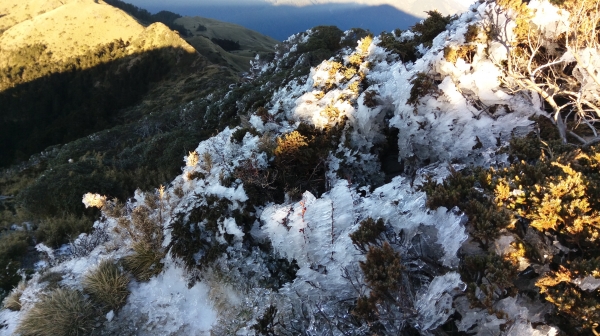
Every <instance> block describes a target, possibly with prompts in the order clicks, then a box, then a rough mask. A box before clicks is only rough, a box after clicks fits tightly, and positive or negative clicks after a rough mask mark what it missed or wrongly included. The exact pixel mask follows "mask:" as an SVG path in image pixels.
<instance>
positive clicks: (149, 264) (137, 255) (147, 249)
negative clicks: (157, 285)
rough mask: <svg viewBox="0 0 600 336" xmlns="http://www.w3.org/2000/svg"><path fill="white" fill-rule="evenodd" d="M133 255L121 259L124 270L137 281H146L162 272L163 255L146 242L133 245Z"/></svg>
mask: <svg viewBox="0 0 600 336" xmlns="http://www.w3.org/2000/svg"><path fill="white" fill-rule="evenodd" d="M133 251H134V252H133V254H131V255H129V256H127V257H125V258H124V259H123V265H124V266H125V268H126V269H127V270H128V271H129V272H131V274H133V276H134V277H135V278H136V279H137V280H139V281H148V280H150V278H152V277H153V276H155V275H158V274H159V273H160V272H162V269H163V266H164V265H163V263H162V262H161V260H162V258H164V256H165V253H164V252H162V250H160V249H155V248H153V247H152V246H151V245H150V244H148V243H146V242H137V243H134V244H133Z"/></svg>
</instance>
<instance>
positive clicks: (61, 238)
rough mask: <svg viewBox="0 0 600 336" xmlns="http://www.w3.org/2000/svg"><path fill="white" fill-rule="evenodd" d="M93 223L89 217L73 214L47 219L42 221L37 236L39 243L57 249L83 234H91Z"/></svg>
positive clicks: (36, 232)
mask: <svg viewBox="0 0 600 336" xmlns="http://www.w3.org/2000/svg"><path fill="white" fill-rule="evenodd" d="M93 223H94V222H93V220H91V219H89V218H87V217H84V216H81V217H78V216H76V215H73V214H67V215H63V216H57V217H47V218H45V219H43V220H42V221H41V223H40V225H39V227H38V229H37V230H36V231H35V236H36V238H37V240H38V241H39V242H43V243H44V244H46V245H48V246H51V247H54V248H57V247H60V246H61V245H62V244H66V243H68V242H69V240H72V239H75V238H76V237H77V236H79V234H80V233H82V232H90V231H91V230H92V227H93Z"/></svg>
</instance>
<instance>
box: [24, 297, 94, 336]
mask: <svg viewBox="0 0 600 336" xmlns="http://www.w3.org/2000/svg"><path fill="white" fill-rule="evenodd" d="M94 317H95V310H94V306H93V304H92V303H91V302H90V301H89V300H88V299H86V298H85V297H84V296H83V294H81V292H79V291H76V290H73V289H57V290H55V291H53V292H51V293H49V294H47V295H45V296H43V297H42V299H41V301H39V302H37V303H36V304H35V305H34V306H33V308H31V309H30V310H29V311H28V312H27V313H26V315H25V317H24V318H23V320H21V323H20V324H19V326H18V327H17V333H19V334H21V335H22V336H34V335H35V336H71V335H89V334H90V333H91V332H92V329H93V327H94Z"/></svg>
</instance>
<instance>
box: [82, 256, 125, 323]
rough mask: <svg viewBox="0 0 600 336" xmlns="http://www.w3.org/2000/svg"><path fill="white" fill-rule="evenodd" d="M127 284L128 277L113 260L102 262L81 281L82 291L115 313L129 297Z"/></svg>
mask: <svg viewBox="0 0 600 336" xmlns="http://www.w3.org/2000/svg"><path fill="white" fill-rule="evenodd" d="M128 284H129V277H128V276H127V274H125V273H124V272H123V271H121V270H120V269H119V267H118V266H117V265H115V263H114V261H113V260H103V261H101V262H100V265H98V267H97V268H96V269H95V270H93V271H92V272H90V273H89V274H88V275H87V276H86V277H85V278H84V279H83V290H84V291H85V292H86V293H87V294H89V295H90V297H91V298H92V300H94V301H95V302H96V303H98V304H100V305H102V306H103V307H106V308H108V309H112V310H115V311H116V310H118V309H119V308H121V307H122V306H123V305H124V304H125V301H126V300H127V296H129V289H127V285H128Z"/></svg>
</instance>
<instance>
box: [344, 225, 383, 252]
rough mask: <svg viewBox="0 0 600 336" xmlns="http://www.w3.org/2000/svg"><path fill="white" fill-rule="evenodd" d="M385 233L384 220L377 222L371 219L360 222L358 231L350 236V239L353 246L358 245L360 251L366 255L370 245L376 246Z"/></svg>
mask: <svg viewBox="0 0 600 336" xmlns="http://www.w3.org/2000/svg"><path fill="white" fill-rule="evenodd" d="M384 231H385V223H384V222H383V219H381V218H379V219H378V220H377V221H375V220H374V219H373V218H371V217H369V218H367V219H365V220H363V221H362V222H360V226H359V227H358V230H356V231H354V232H352V233H351V234H350V239H352V244H354V245H356V247H358V249H360V250H361V251H362V252H365V253H366V252H367V249H368V246H369V244H375V243H376V242H377V241H378V240H379V239H380V236H381V234H382V233H383V232H384Z"/></svg>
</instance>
